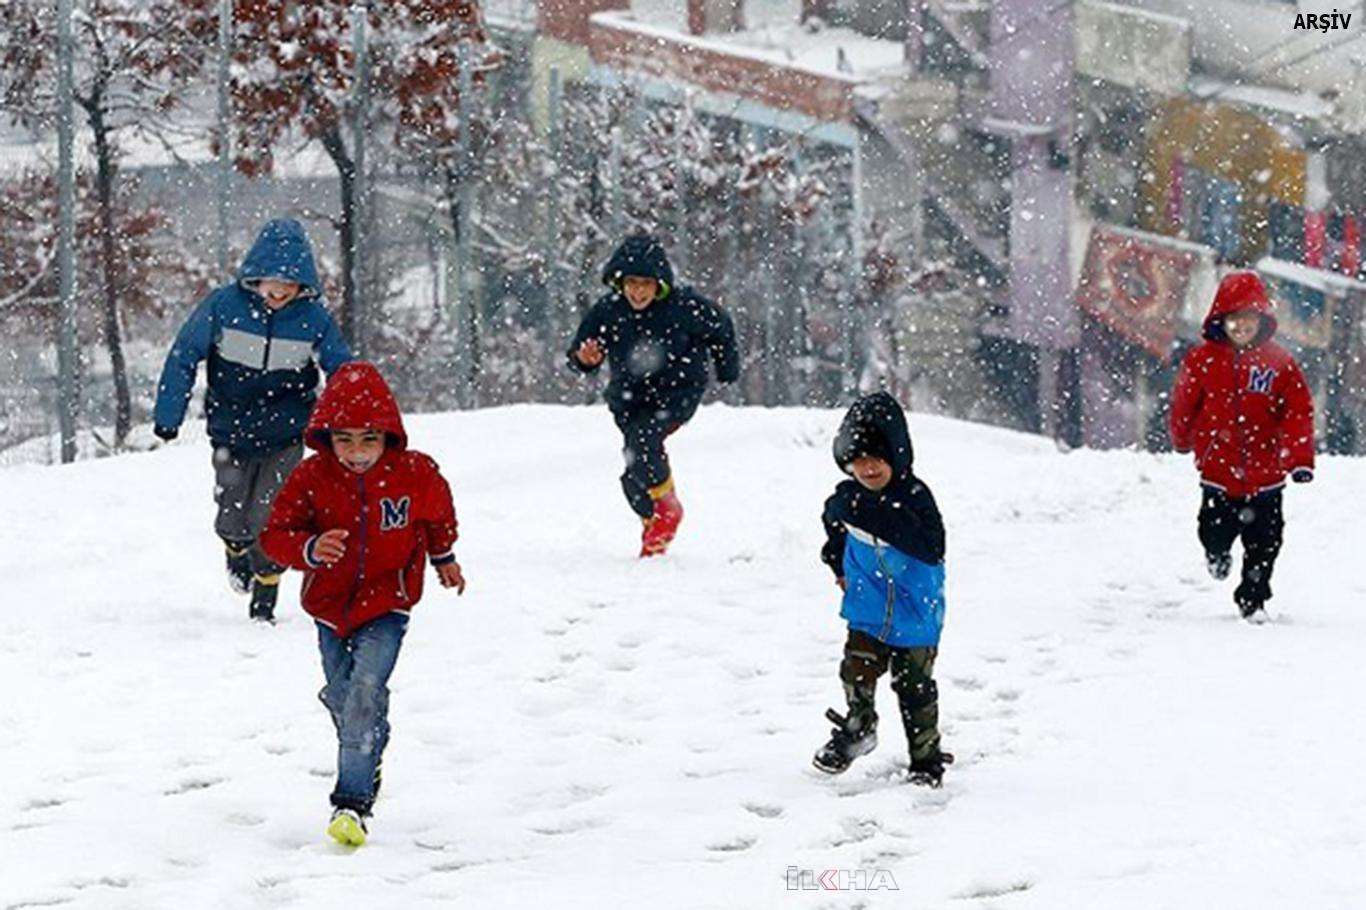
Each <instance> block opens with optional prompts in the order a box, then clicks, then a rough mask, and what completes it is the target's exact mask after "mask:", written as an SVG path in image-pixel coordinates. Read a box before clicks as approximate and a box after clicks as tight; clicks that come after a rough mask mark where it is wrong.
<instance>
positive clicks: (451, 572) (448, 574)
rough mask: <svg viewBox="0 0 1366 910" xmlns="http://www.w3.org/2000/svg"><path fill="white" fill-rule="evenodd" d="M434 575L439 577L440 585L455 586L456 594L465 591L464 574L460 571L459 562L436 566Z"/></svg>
mask: <svg viewBox="0 0 1366 910" xmlns="http://www.w3.org/2000/svg"><path fill="white" fill-rule="evenodd" d="M436 576H437V578H440V579H441V587H443V588H455V593H456V594H464V593H465V575H464V573H462V572H461V571H460V563H458V562H448V563H446V564H445V565H440V566H437V567H436Z"/></svg>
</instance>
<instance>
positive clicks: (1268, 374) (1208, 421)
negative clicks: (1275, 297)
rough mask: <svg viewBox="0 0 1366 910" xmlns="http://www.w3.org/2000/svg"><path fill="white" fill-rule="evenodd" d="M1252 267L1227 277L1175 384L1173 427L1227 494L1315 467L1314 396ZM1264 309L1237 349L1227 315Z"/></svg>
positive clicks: (1205, 477)
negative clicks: (1250, 336)
mask: <svg viewBox="0 0 1366 910" xmlns="http://www.w3.org/2000/svg"><path fill="white" fill-rule="evenodd" d="M1271 306H1272V305H1271V301H1270V299H1269V298H1268V297H1267V295H1266V289H1265V287H1263V285H1262V281H1261V279H1260V278H1258V277H1257V275H1256V273H1254V272H1233V273H1231V274H1229V275H1227V276H1225V277H1224V280H1223V281H1222V282H1221V283H1220V285H1219V292H1218V294H1216V295H1215V298H1214V305H1213V306H1212V307H1211V308H1210V311H1209V315H1208V316H1207V317H1205V327H1204V336H1205V339H1206V340H1205V342H1204V343H1203V344H1201V345H1200V346H1199V347H1197V348H1195V349H1194V350H1192V351H1191V352H1190V353H1189V354H1187V355H1186V359H1185V361H1184V362H1183V363H1182V364H1181V371H1180V373H1179V374H1178V375H1177V377H1176V387H1175V389H1173V392H1172V411H1171V434H1172V443H1173V444H1174V445H1175V446H1176V450H1177V451H1178V452H1194V453H1195V464H1196V467H1198V468H1199V469H1200V479H1201V481H1202V482H1203V483H1205V484H1207V485H1208V486H1212V487H1217V488H1219V489H1221V490H1224V491H1225V492H1226V493H1228V495H1230V496H1236V497H1242V496H1251V495H1253V494H1256V493H1260V492H1263V491H1266V490H1272V489H1275V488H1277V487H1280V486H1282V485H1284V483H1285V475H1286V472H1287V471H1294V470H1298V469H1301V468H1303V469H1307V470H1310V471H1312V470H1313V468H1314V400H1313V398H1312V396H1311V395H1310V393H1309V386H1308V385H1307V384H1306V383H1305V381H1304V374H1303V373H1302V372H1300V367H1299V364H1297V363H1296V362H1295V359H1294V358H1293V357H1292V356H1291V355H1290V352H1289V351H1287V350H1285V348H1283V347H1281V346H1280V345H1278V344H1276V343H1275V342H1274V341H1272V340H1271V339H1272V336H1273V335H1275V334H1276V317H1275V316H1274V315H1272V312H1271ZM1240 310H1254V311H1256V312H1257V313H1259V314H1261V317H1262V329H1261V332H1260V333H1259V334H1258V336H1257V339H1256V340H1255V341H1254V342H1253V344H1252V345H1251V346H1249V347H1247V348H1244V349H1241V350H1240V349H1237V348H1235V347H1234V346H1233V344H1232V343H1231V342H1229V340H1228V339H1227V338H1226V337H1225V335H1224V326H1223V321H1224V317H1225V316H1228V315H1229V314H1230V313H1235V312H1238V311H1240Z"/></svg>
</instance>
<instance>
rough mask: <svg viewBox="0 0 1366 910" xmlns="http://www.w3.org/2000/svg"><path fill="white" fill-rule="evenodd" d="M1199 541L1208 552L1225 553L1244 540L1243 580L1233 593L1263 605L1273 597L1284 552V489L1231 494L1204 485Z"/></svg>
mask: <svg viewBox="0 0 1366 910" xmlns="http://www.w3.org/2000/svg"><path fill="white" fill-rule="evenodd" d="M1201 494H1202V495H1201V499H1200V542H1201V543H1202V544H1204V545H1205V552H1206V553H1216V554H1223V553H1227V552H1229V551H1230V550H1231V549H1232V548H1233V542H1234V541H1235V540H1237V539H1238V538H1240V537H1241V538H1242V540H1243V580H1242V583H1241V584H1239V585H1238V589H1237V590H1236V591H1234V592H1233V599H1234V600H1236V601H1237V602H1238V603H1239V604H1240V605H1241V604H1245V603H1246V604H1261V603H1265V602H1266V601H1268V600H1270V599H1271V571H1272V570H1273V569H1274V568H1275V567H1276V556H1277V554H1278V553H1280V552H1281V534H1282V532H1283V531H1284V530H1285V519H1284V518H1282V517H1281V491H1280V490H1270V491H1268V492H1266V493H1258V494H1257V495H1256V496H1247V497H1243V498H1235V497H1230V496H1228V495H1227V494H1226V493H1224V492H1223V491H1222V490H1216V489H1214V488H1213V487H1202V488H1201Z"/></svg>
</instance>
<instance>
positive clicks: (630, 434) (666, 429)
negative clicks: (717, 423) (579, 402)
mask: <svg viewBox="0 0 1366 910" xmlns="http://www.w3.org/2000/svg"><path fill="white" fill-rule="evenodd" d="M697 404H698V400H696V399H690V400H688V401H685V402H683V404H682V405H679V406H674V407H665V408H652V407H651V408H641V409H634V410H629V411H620V412H613V414H612V418H613V419H614V420H615V421H616V422H617V429H619V430H621V435H622V440H623V448H622V456H623V457H624V458H625V459H626V470H625V471H624V472H622V475H621V490H622V492H623V493H625V494H626V501H627V502H628V503H630V505H631V509H632V511H634V512H635V513H636V514H637V515H639V516H640V517H641V518H649V517H650V516H651V515H652V514H653V513H654V508H655V504H654V500H652V499H651V498H650V490H651V489H652V488H654V487H657V486H659V485H660V484H661V483H663V482H664V481H666V480H668V479H669V455H668V453H667V452H665V451H664V440H665V439H666V438H667V437H668V436H669V434H670V433H673V432H674V431H675V430H677V429H678V428H679V427H681V426H683V424H685V423H687V422H688V421H689V420H691V419H692V415H693V414H694V413H695V412H696V411H697Z"/></svg>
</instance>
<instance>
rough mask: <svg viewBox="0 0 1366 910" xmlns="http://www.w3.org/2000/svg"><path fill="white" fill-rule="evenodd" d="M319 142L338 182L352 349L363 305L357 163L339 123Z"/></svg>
mask: <svg viewBox="0 0 1366 910" xmlns="http://www.w3.org/2000/svg"><path fill="white" fill-rule="evenodd" d="M322 144H323V149H324V150H325V151H326V152H327V157H329V158H331V159H332V163H333V164H334V165H335V166H336V168H337V179H338V182H339V183H340V184H341V225H340V227H339V228H338V234H339V235H340V236H339V240H340V244H341V260H342V311H341V315H342V319H341V322H342V334H343V335H344V336H345V337H346V343H347V344H348V345H349V346H350V347H351V348H352V350H355V349H356V348H357V346H358V345H359V342H360V339H359V338H357V337H356V328H357V326H359V325H360V308H361V306H362V305H363V304H362V302H361V300H360V295H359V289H358V288H357V287H356V273H355V268H354V265H355V261H356V256H357V255H358V254H359V251H358V250H357V249H356V228H357V227H358V225H357V224H356V163H355V161H353V160H352V159H351V156H350V155H349V154H347V151H346V143H345V142H344V141H343V140H342V135H341V127H340V126H333V127H332V128H330V129H329V130H328V131H327V132H325V133H323V135H322Z"/></svg>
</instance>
